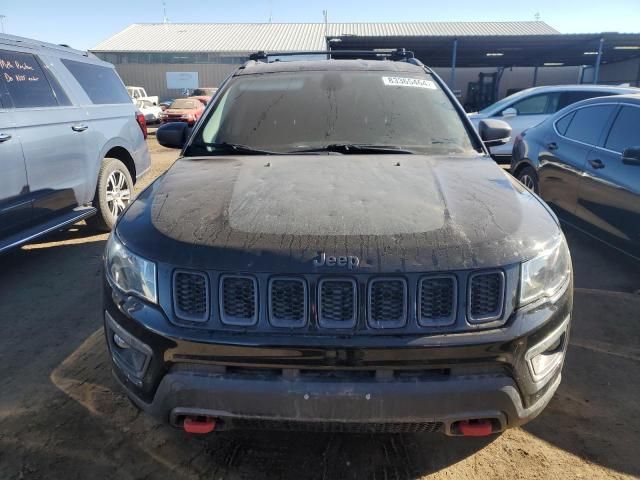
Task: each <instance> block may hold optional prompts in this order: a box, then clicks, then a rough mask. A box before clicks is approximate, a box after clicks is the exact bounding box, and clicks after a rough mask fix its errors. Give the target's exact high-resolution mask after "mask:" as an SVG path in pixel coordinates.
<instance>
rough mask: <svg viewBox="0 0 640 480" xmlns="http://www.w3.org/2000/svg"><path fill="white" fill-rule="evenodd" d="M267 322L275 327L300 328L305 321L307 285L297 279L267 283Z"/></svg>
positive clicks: (277, 279)
mask: <svg viewBox="0 0 640 480" xmlns="http://www.w3.org/2000/svg"><path fill="white" fill-rule="evenodd" d="M269 321H270V322H271V324H272V325H274V326H276V327H302V326H304V325H305V323H306V321H307V284H306V283H305V281H304V280H302V279H299V278H272V279H271V280H270V281H269Z"/></svg>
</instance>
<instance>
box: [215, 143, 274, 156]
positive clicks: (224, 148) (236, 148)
mask: <svg viewBox="0 0 640 480" xmlns="http://www.w3.org/2000/svg"><path fill="white" fill-rule="evenodd" d="M205 146H207V147H213V148H215V149H216V151H219V152H223V153H240V154H243V155H283V154H282V153H279V152H270V151H268V150H260V149H258V148H253V147H249V146H247V145H241V144H239V143H228V142H222V143H206V144H205Z"/></svg>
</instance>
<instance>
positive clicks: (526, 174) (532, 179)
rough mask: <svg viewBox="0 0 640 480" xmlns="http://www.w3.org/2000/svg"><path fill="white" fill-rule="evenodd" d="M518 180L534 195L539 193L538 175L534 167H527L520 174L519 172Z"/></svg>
mask: <svg viewBox="0 0 640 480" xmlns="http://www.w3.org/2000/svg"><path fill="white" fill-rule="evenodd" d="M517 178H518V180H519V181H520V183H522V184H523V185H524V186H525V187H527V188H528V189H529V190H531V191H532V192H534V193H539V190H538V173H537V172H536V171H535V170H534V169H533V167H529V166H526V167H524V168H523V169H522V170H520V172H518V177H517Z"/></svg>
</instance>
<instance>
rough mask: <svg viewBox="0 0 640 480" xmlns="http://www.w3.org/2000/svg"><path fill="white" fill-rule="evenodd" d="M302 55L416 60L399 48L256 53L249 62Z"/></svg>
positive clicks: (409, 53)
mask: <svg viewBox="0 0 640 480" xmlns="http://www.w3.org/2000/svg"><path fill="white" fill-rule="evenodd" d="M302 55H327V56H328V57H332V56H333V57H342V56H348V57H352V56H362V57H375V58H384V59H389V60H396V61H397V60H405V61H406V60H408V59H411V58H415V56H414V54H413V52H411V51H409V50H405V49H404V48H398V49H397V50H310V51H300V52H263V51H260V52H256V53H252V54H251V55H249V60H253V61H256V62H258V61H261V60H263V61H268V60H269V57H294V56H302Z"/></svg>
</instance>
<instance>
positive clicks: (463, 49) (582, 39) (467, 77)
mask: <svg viewBox="0 0 640 480" xmlns="http://www.w3.org/2000/svg"><path fill="white" fill-rule="evenodd" d="M375 48H377V49H395V48H407V49H408V50H412V51H414V52H415V54H416V56H417V57H418V58H420V59H421V60H422V61H423V62H424V63H425V64H427V65H429V66H431V67H433V68H434V70H435V71H436V72H437V73H438V74H439V75H440V76H442V78H443V79H444V80H445V81H446V82H447V83H448V84H449V86H450V87H451V88H452V89H453V90H454V91H456V93H457V95H458V96H459V97H460V99H461V101H462V102H463V103H464V104H465V106H466V107H467V108H468V109H469V110H473V109H477V108H480V107H482V106H484V105H486V104H488V103H491V102H492V101H495V100H496V99H498V98H501V97H503V96H505V95H507V94H510V93H512V92H514V91H517V90H521V89H523V88H527V87H530V86H533V85H551V84H575V83H592V82H594V81H596V80H597V82H598V83H607V84H629V85H636V86H640V34H629V33H625V34H622V33H594V34H561V33H560V32H558V31H556V30H555V29H553V28H552V27H550V26H549V25H547V24H546V23H544V22H540V21H536V22H412V23H326V24H325V23H263V24H214V23H211V24H204V23H203V24H176V23H161V24H134V25H131V26H129V27H127V28H126V29H124V30H123V31H121V32H119V33H117V34H116V35H114V36H113V37H111V38H109V39H107V40H105V41H103V42H101V43H100V44H98V45H96V46H95V47H94V48H93V49H91V51H92V52H93V53H94V54H96V55H97V56H98V57H100V58H102V59H104V60H106V61H108V62H111V63H113V64H114V65H116V68H117V70H118V72H119V73H120V76H121V77H122V79H123V80H124V82H125V83H126V84H127V85H135V86H143V87H145V88H146V90H147V92H148V93H149V94H151V95H159V96H160V98H175V97H177V96H180V91H179V90H171V89H169V88H168V85H167V73H168V72H197V77H198V84H199V85H198V86H200V87H215V86H218V85H219V84H220V83H221V82H222V81H223V80H224V79H225V78H226V76H227V75H229V73H230V72H231V71H233V69H234V68H235V67H236V66H238V65H240V64H241V63H243V62H244V61H246V60H247V59H248V56H249V54H251V53H253V52H257V51H271V52H275V51H277V52H296V51H318V50H327V49H330V50H350V49H375ZM192 76H195V75H192Z"/></svg>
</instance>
